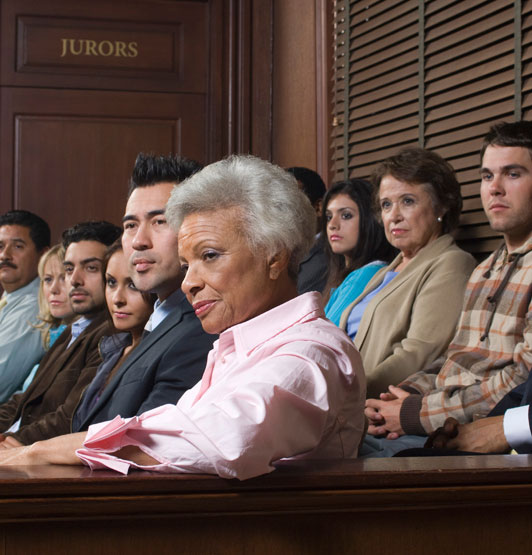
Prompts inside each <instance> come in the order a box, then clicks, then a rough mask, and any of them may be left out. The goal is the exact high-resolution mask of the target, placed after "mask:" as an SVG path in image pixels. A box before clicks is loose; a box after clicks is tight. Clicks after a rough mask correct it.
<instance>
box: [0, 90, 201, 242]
mask: <svg viewBox="0 0 532 555" xmlns="http://www.w3.org/2000/svg"><path fill="white" fill-rule="evenodd" d="M204 102H205V99H204V97H203V95H175V94H157V93H142V94H140V93H134V94H132V93H117V92H106V91H90V92H89V91H69V90H48V89H17V88H6V89H3V90H2V94H1V96H0V105H1V110H2V111H1V120H2V122H4V124H3V126H2V135H1V137H2V144H3V145H5V147H4V148H3V149H2V152H1V153H0V164H1V167H2V169H3V175H4V176H5V177H6V179H5V182H4V186H3V189H2V204H5V206H6V207H9V206H15V207H21V208H22V207H23V208H25V209H27V210H34V211H35V212H37V213H38V214H39V215H41V216H42V217H44V218H45V219H47V220H48V222H49V223H50V225H51V227H52V233H53V237H54V238H57V237H58V236H59V234H60V232H61V231H62V230H63V229H64V228H65V227H66V226H69V225H72V224H73V223H75V222H77V221H80V220H84V219H91V218H96V219H102V218H104V219H109V220H111V221H114V222H117V223H118V222H120V219H121V217H122V211H123V207H124V201H125V195H126V191H127V183H128V179H129V176H130V175H131V168H132V166H133V162H134V160H135V157H136V155H137V153H138V152H141V151H144V152H154V153H158V154H168V153H170V152H176V153H180V154H183V155H185V156H188V157H190V158H194V159H197V160H200V161H204V157H205V137H204V134H203V133H202V129H203V128H204V111H205V110H204ZM11 137H13V140H11ZM9 183H12V186H11V187H9V186H8V184H9ZM6 209H7V208H6Z"/></svg>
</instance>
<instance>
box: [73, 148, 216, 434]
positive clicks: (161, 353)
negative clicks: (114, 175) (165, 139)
mask: <svg viewBox="0 0 532 555" xmlns="http://www.w3.org/2000/svg"><path fill="white" fill-rule="evenodd" d="M199 169H201V166H200V165H199V164H198V163H196V162H193V161H191V160H188V159H186V158H181V157H179V156H158V157H155V156H148V155H145V154H140V155H139V156H138V157H137V160H136V163H135V167H134V170H133V175H132V178H131V183H130V188H129V197H128V201H127V205H126V210H125V215H124V218H123V226H124V232H123V235H122V246H123V249H124V254H125V256H126V257H128V259H129V265H130V274H131V278H132V280H133V283H134V284H135V286H136V287H137V289H139V290H140V291H145V292H151V293H155V294H156V295H157V301H156V303H155V308H154V311H153V314H152V316H151V318H150V320H149V321H148V324H147V326H146V333H145V336H144V337H143V339H142V340H141V342H140V344H139V345H138V346H137V347H136V348H135V350H134V351H133V352H132V353H131V354H130V355H129V356H128V358H127V359H126V360H125V361H124V362H123V363H122V364H121V366H120V368H118V370H117V371H116V373H115V374H114V375H113V377H112V378H111V379H110V381H109V383H108V384H107V386H106V387H105V389H104V390H103V391H102V392H101V394H100V395H99V397H98V400H97V402H96V403H95V404H94V405H93V406H91V408H90V410H89V412H88V413H84V414H80V413H81V412H82V410H81V408H82V407H81V405H80V411H79V413H78V412H77V413H76V414H75V415H74V418H73V422H72V431H74V432H78V431H82V430H86V429H87V428H88V426H89V425H91V424H95V423H98V422H103V421H106V420H111V419H113V418H114V417H115V416H118V415H120V416H122V417H124V418H126V417H130V416H135V415H139V414H142V413H143V412H146V411H148V410H150V409H153V408H155V407H158V406H161V405H164V404H168V403H171V404H175V403H176V402H177V401H178V400H179V398H180V397H181V395H182V394H183V393H184V392H185V391H187V390H188V389H190V388H191V387H192V386H194V385H195V384H196V383H197V382H198V381H199V380H200V379H201V376H202V374H203V370H204V368H205V365H206V361H207V354H208V352H209V351H210V349H211V347H212V343H213V341H214V340H215V339H216V336H214V335H209V334H207V333H205V332H204V331H203V328H202V327H201V324H200V321H199V320H198V318H197V317H196V315H195V313H194V310H193V308H192V307H191V306H190V304H189V303H188V301H187V300H186V298H185V295H184V294H183V292H182V291H181V288H180V287H181V281H182V279H183V273H182V271H181V264H180V262H179V258H178V255H177V237H176V234H175V233H174V231H173V230H172V229H171V228H170V227H169V225H168V223H167V222H166V217H165V209H166V202H167V201H168V198H169V197H170V192H171V191H172V189H173V188H174V186H175V185H176V183H179V182H180V181H182V180H184V179H186V178H187V177H189V176H190V175H192V174H193V173H195V172H197V171H198V170H199ZM148 332H149V333H148ZM90 387H93V388H96V387H97V384H96V380H95V383H94V384H91V386H90Z"/></svg>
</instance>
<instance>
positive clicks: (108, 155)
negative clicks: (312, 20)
mask: <svg viewBox="0 0 532 555" xmlns="http://www.w3.org/2000/svg"><path fill="white" fill-rule="evenodd" d="M272 1H273V0H173V1H161V0H135V2H132V1H129V0H77V1H76V2H72V1H71V0H47V1H46V2H42V1H40V0H1V2H0V139H1V141H2V149H1V150H0V171H2V176H3V181H2V187H1V189H0V212H4V211H6V210H9V209H11V208H25V209H29V210H34V211H36V212H37V213H39V214H40V215H42V216H43V217H44V218H46V219H47V220H48V221H49V223H50V224H51V227H52V230H53V235H54V238H57V237H58V235H59V233H60V231H62V230H63V229H64V228H65V227H66V226H68V225H71V224H72V223H74V222H76V221H79V220H86V219H90V218H106V219H110V220H112V221H119V219H120V218H121V216H122V210H123V205H124V200H125V191H126V188H127V182H128V179H129V176H130V173H131V169H132V166H133V162H134V159H135V157H136V155H137V153H138V152H140V151H148V152H154V153H157V154H167V153H170V152H175V153H178V154H181V155H184V156H188V157H191V158H194V159H196V160H198V161H200V162H203V163H209V162H212V161H214V160H218V159H220V158H221V157H222V156H224V155H226V154H229V153H232V152H251V153H254V154H257V155H259V156H262V157H264V158H266V159H271V151H272V141H271V133H272V116H271V114H272V75H271V72H272V37H273V31H272Z"/></svg>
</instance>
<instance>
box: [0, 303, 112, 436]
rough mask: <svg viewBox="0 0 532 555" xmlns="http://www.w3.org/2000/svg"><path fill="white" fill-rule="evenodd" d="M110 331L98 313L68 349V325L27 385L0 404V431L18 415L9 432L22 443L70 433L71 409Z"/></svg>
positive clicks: (93, 370)
mask: <svg viewBox="0 0 532 555" xmlns="http://www.w3.org/2000/svg"><path fill="white" fill-rule="evenodd" d="M110 331H111V326H110V323H109V322H108V320H107V317H106V316H105V315H104V314H103V313H102V314H99V315H98V316H96V317H95V319H94V320H93V322H92V323H91V324H90V325H89V326H88V327H87V329H85V330H84V331H83V333H81V334H80V336H79V337H78V338H77V339H76V340H75V341H74V343H73V344H72V345H71V346H70V348H68V349H67V345H68V342H69V341H70V337H71V326H68V327H67V328H66V329H65V331H64V332H63V333H62V334H61V335H60V336H59V338H58V339H57V341H56V342H55V343H54V345H53V346H52V348H51V349H50V350H49V351H48V352H47V353H46V354H45V355H44V357H43V358H42V360H41V362H40V364H39V369H38V370H37V374H36V375H35V378H34V379H33V381H32V382H31V384H30V386H29V388H28V389H27V390H26V391H25V392H24V393H19V394H16V395H13V396H12V397H11V398H10V399H9V401H7V402H5V403H4V404H2V405H0V431H2V432H5V431H6V430H7V429H8V428H9V427H10V426H11V425H12V424H13V423H14V422H16V421H17V420H18V419H19V418H21V424H20V428H19V430H18V432H16V433H14V434H9V435H12V436H13V437H14V438H16V439H17V440H18V441H20V442H21V443H24V444H25V445H28V444H30V443H33V442H34V441H40V440H43V439H48V438H50V437H54V436H57V435H62V434H67V433H69V432H70V421H71V419H72V414H73V412H74V409H75V408H76V406H77V404H78V402H79V399H80V397H81V394H82V392H83V390H84V389H85V387H87V385H88V384H89V383H90V382H91V380H92V378H93V377H94V374H95V373H96V369H97V368H98V366H99V364H100V362H101V358H100V353H99V351H98V343H99V341H100V338H101V337H102V336H103V335H109V333H110Z"/></svg>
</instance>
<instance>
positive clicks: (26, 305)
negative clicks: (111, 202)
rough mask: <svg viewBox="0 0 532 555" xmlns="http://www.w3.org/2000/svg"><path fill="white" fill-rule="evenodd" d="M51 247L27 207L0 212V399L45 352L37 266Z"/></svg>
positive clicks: (41, 222)
mask: <svg viewBox="0 0 532 555" xmlns="http://www.w3.org/2000/svg"><path fill="white" fill-rule="evenodd" d="M49 247H50V228H49V227H48V224H47V223H46V222H45V221H44V220H43V219H42V218H40V217H39V216H37V215H35V214H32V213H31V212H28V211H26V210H11V211H9V212H6V213H5V214H4V215H2V216H0V285H1V286H2V288H3V290H4V293H3V295H2V298H1V299H0V403H2V402H4V401H6V400H7V399H9V397H11V395H12V394H13V393H14V392H15V391H16V390H17V389H18V388H19V387H20V385H21V384H22V382H23V381H24V380H25V378H26V376H27V375H28V373H29V372H30V370H31V369H32V368H33V365H34V364H35V363H37V362H39V360H40V359H41V357H42V356H43V354H44V346H43V344H42V340H41V334H40V332H39V330H38V329H37V328H36V324H37V323H38V322H37V314H38V312H39V305H38V301H37V296H38V293H39V277H38V275H37V266H38V263H39V258H40V257H41V255H42V254H43V253H44V252H45V251H46V250H48V248H49Z"/></svg>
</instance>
